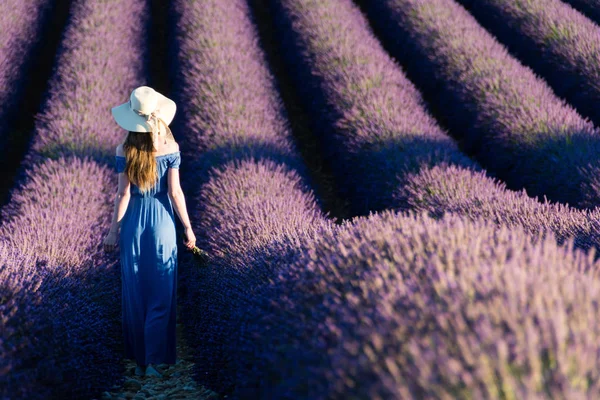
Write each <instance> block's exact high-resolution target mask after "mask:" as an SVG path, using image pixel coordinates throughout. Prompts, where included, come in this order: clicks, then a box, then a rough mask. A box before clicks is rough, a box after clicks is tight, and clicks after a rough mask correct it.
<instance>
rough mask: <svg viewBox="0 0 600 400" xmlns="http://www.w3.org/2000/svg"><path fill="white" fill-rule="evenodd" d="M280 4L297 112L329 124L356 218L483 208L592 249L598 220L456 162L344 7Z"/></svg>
mask: <svg viewBox="0 0 600 400" xmlns="http://www.w3.org/2000/svg"><path fill="white" fill-rule="evenodd" d="M281 4H282V7H280V9H279V13H278V14H276V15H275V17H276V18H277V20H278V21H279V24H280V26H279V28H280V31H279V37H282V38H284V40H283V42H282V49H288V53H287V58H288V60H289V64H288V67H289V68H290V69H293V73H294V75H296V76H298V77H299V79H298V82H297V88H298V90H299V91H300V93H302V94H303V96H304V97H305V100H306V102H305V104H306V106H307V107H310V106H311V104H312V105H313V106H312V107H311V115H312V116H316V117H320V118H321V119H322V120H323V121H325V120H327V119H329V121H327V126H328V128H327V129H324V131H323V132H319V136H322V137H329V141H330V143H329V145H330V149H331V151H332V154H331V156H332V157H336V155H337V157H338V158H336V162H335V163H334V164H338V167H339V169H338V178H339V179H342V180H343V179H346V181H347V187H349V189H348V190H349V191H352V190H353V187H354V188H361V189H364V192H363V197H362V198H360V197H359V196H352V198H353V200H354V205H355V211H357V212H358V211H362V212H363V213H368V212H369V211H377V210H380V209H381V208H383V207H384V205H385V207H386V208H394V209H407V208H408V209H415V208H416V209H427V210H428V211H429V212H430V213H431V214H432V215H435V216H437V217H440V216H441V215H442V214H443V213H445V212H448V211H452V212H457V213H461V214H463V215H467V216H469V217H478V216H479V215H481V213H483V209H485V210H486V215H488V216H490V215H494V216H495V217H496V219H495V220H496V222H497V223H499V224H505V225H508V226H513V225H515V224H521V223H522V224H523V226H525V227H526V229H527V231H528V232H531V233H533V234H538V233H541V232H544V231H546V230H549V231H552V232H553V233H554V234H555V236H556V237H557V238H558V239H559V240H560V241H561V242H562V241H564V240H566V239H568V238H570V237H574V238H575V241H576V245H577V246H578V247H582V248H584V249H587V248H589V247H591V246H598V247H599V248H600V241H599V240H598V239H599V238H598V237H597V235H596V233H595V232H596V227H597V223H598V221H600V218H599V217H600V213H598V212H587V211H577V210H574V209H571V208H569V207H566V206H564V205H556V206H551V205H548V204H545V205H544V204H542V203H540V202H538V201H536V200H534V199H531V198H529V197H527V196H526V195H525V194H523V193H516V192H512V191H509V190H507V189H506V187H505V185H504V184H501V183H499V182H496V181H494V180H493V179H492V178H490V177H488V176H486V175H485V174H484V172H483V171H480V169H479V167H478V166H477V165H476V163H474V162H471V161H469V159H467V158H466V157H465V156H463V155H462V153H461V152H460V150H459V149H458V148H457V146H456V145H455V144H454V143H453V142H452V140H451V139H450V138H448V137H447V136H445V135H444V132H443V131H442V129H441V128H439V127H438V125H437V124H436V123H435V121H433V120H432V119H431V118H430V117H429V116H428V114H427V111H426V110H425V108H424V105H423V104H422V100H421V98H420V95H419V94H418V93H417V92H416V90H415V89H414V86H413V85H412V84H411V83H410V82H409V81H408V80H407V79H406V78H405V76H404V75H403V73H402V71H401V70H400V68H399V67H397V66H396V65H394V63H393V62H392V61H391V60H390V59H389V57H388V56H386V54H385V53H384V51H383V49H382V48H381V46H380V45H379V44H378V43H377V42H376V41H375V40H374V38H373V35H372V33H371V32H370V31H369V28H368V26H367V23H366V21H365V19H364V17H363V16H362V14H360V12H359V11H358V10H357V9H356V7H355V6H353V5H352V4H351V2H350V1H346V0H329V1H326V2H320V3H319V4H318V5H315V4H314V3H312V2H307V1H287V2H285V1H284V2H281ZM257 6H258V5H257ZM336 16H337V18H336ZM282 21H287V22H286V23H283V22H282ZM349 44H352V45H349ZM333 66H335V68H334V67H333ZM357 82H370V83H371V84H370V85H368V86H367V85H363V86H360V85H359V84H357ZM372 82H377V83H376V84H373V83H372ZM349 88H350V89H349ZM317 98H318V99H319V101H318V102H317V101H315V99H317ZM382 104H385V105H386V106H387V108H384V107H382ZM382 109H384V110H385V112H380V110H382ZM331 133H333V134H331ZM378 146H380V147H382V148H386V149H387V150H386V151H380V150H378ZM457 171H459V172H460V174H461V175H460V176H461V178H460V179H458V178H456V177H455V174H456V173H457ZM417 182H422V183H423V187H420V186H419V185H418V184H417ZM425 183H427V185H425ZM354 193H356V192H354ZM459 194H462V196H460V197H459V198H457V196H458V195H459ZM376 200H379V202H377V201H376ZM375 203H378V204H379V206H380V207H375ZM367 205H369V206H370V207H367ZM533 210H535V212H532V211H533Z"/></svg>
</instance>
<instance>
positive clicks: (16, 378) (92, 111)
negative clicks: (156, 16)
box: [0, 0, 147, 399]
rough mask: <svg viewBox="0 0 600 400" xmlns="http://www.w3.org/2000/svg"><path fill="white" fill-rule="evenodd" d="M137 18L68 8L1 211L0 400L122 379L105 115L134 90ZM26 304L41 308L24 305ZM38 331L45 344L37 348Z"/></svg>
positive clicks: (109, 129) (122, 7) (69, 392)
mask: <svg viewBox="0 0 600 400" xmlns="http://www.w3.org/2000/svg"><path fill="white" fill-rule="evenodd" d="M146 15H147V8H146V5H145V4H143V3H139V2H134V1H131V0H116V1H113V2H108V3H107V2H97V1H92V0H78V1H75V2H74V3H73V6H72V10H71V17H70V21H69V24H68V27H67V29H66V32H65V35H64V37H63V41H62V43H61V51H60V54H59V56H58V59H57V65H56V69H55V73H54V75H53V77H52V79H51V81H50V89H49V93H48V94H47V101H46V103H45V104H44V106H43V109H42V111H41V112H40V114H38V116H37V119H36V120H37V122H36V129H35V132H34V136H33V139H32V145H31V149H30V151H29V153H28V154H27V156H26V159H25V161H24V163H23V171H24V172H23V177H22V180H21V182H20V184H19V186H17V187H15V188H14V189H13V191H12V193H11V199H10V203H9V204H8V205H7V206H5V207H4V208H3V209H2V216H3V224H2V225H1V226H0V237H2V238H3V243H4V244H3V245H4V246H6V248H8V249H9V251H8V253H9V254H11V255H10V257H6V258H5V259H4V260H3V261H2V263H3V268H2V270H3V274H7V275H8V276H12V278H11V279H10V280H9V281H8V282H9V283H8V284H5V285H4V287H3V292H5V293H6V298H7V301H8V303H10V304H13V307H12V309H3V310H2V313H1V318H2V319H3V321H4V323H5V327H6V328H5V329H4V330H2V335H3V336H2V339H1V340H0V343H2V344H1V345H0V347H2V350H0V352H1V353H5V354H9V355H10V356H9V358H8V359H7V360H6V368H3V369H2V370H0V388H2V393H1V394H2V396H0V397H3V398H4V397H7V398H30V399H38V398H39V399H46V398H65V397H68V398H88V397H94V396H99V395H100V393H101V392H102V391H105V390H107V388H109V387H111V386H112V385H113V384H114V383H115V382H118V381H119V379H122V372H123V371H122V369H121V367H120V361H121V359H122V353H121V348H122V338H121V318H120V301H119V300H118V299H119V298H120V281H119V270H118V269H117V268H115V267H116V263H115V257H114V256H106V255H104V254H103V253H102V252H101V242H102V238H103V236H104V233H105V232H106V230H107V229H108V225H109V223H110V213H111V211H112V202H113V199H114V193H115V190H116V175H115V173H114V166H113V160H114V151H115V150H114V149H115V147H116V145H117V143H118V142H119V141H121V140H122V139H123V137H119V135H118V134H116V132H118V128H115V126H114V125H113V124H111V123H110V121H111V116H110V108H111V106H114V104H118V103H119V102H122V101H123V96H125V98H126V96H127V94H128V93H130V91H131V90H132V89H133V88H134V87H136V86H138V85H140V84H142V83H143V72H144V71H143V70H142V69H141V67H140V65H141V63H140V62H139V60H140V59H143V57H144V51H143V46H144V40H145V31H144V28H143V24H140V23H139V22H140V21H143V20H144V19H145V18H146ZM108 160H110V161H109V162H110V163H109V164H107V161H108ZM33 263H35V264H33ZM32 286H34V288H35V290H34V292H31V287H32ZM3 294H4V293H3ZM30 297H31V298H40V299H43V301H41V302H39V303H35V306H33V305H32V306H24V304H25V303H26V299H28V298H30ZM115 299H116V301H115ZM48 316H51V317H52V318H51V320H50V321H48V320H47V318H48ZM36 326H39V327H40V329H42V328H43V329H48V330H49V331H48V332H50V333H49V334H44V335H39V336H36V337H34V336H32V335H35V334H36V332H35V329H32V330H29V329H28V328H27V327H36ZM15 332H17V334H15ZM5 335H6V336H5ZM17 339H18V340H19V341H20V343H19V346H16V347H15V346H13V344H14V343H15V340H17ZM40 359H41V360H42V361H41V364H40V365H36V364H37V363H33V362H31V361H30V360H40Z"/></svg>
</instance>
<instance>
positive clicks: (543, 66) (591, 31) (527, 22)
mask: <svg viewBox="0 0 600 400" xmlns="http://www.w3.org/2000/svg"><path fill="white" fill-rule="evenodd" d="M458 2H459V3H461V4H462V5H463V6H464V7H465V8H467V10H469V12H470V13H471V14H472V15H473V16H475V18H477V20H478V21H479V23H481V24H482V25H483V26H484V27H485V28H486V29H487V30H489V31H490V32H491V33H492V34H493V35H494V36H495V37H497V38H498V40H500V41H501V42H502V43H504V44H505V45H506V46H507V47H508V49H509V50H510V51H511V53H512V54H515V55H516V56H517V57H518V58H519V59H520V60H522V61H524V62H525V63H526V64H527V65H529V66H531V67H532V68H533V70H534V71H536V72H537V73H538V74H540V75H541V76H543V77H544V78H545V79H546V81H548V83H549V84H550V85H551V86H552V88H553V89H554V91H555V92H556V93H557V94H558V95H559V96H561V98H564V99H566V100H567V101H568V102H569V103H570V104H572V105H573V106H575V107H576V108H577V110H578V112H580V113H581V114H582V115H584V116H586V117H588V118H590V119H591V120H592V121H593V122H594V123H595V124H599V123H600V112H598V109H599V108H600V86H599V85H598V81H600V65H599V64H598V53H599V52H600V27H599V26H598V25H596V24H594V23H593V22H592V21H590V20H589V19H587V18H586V17H584V16H583V15H582V14H580V13H579V12H577V11H575V10H574V9H573V8H572V7H571V6H569V5H567V4H565V3H563V2H562V1H560V0H538V1H536V2H535V3H533V2H529V3H528V2H526V3H518V4H517V3H515V2H514V1H510V0H483V1H475V0H458Z"/></svg>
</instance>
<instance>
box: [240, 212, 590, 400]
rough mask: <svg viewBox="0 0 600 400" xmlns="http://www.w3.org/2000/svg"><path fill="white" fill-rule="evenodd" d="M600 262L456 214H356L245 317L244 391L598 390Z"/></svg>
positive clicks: (262, 394) (395, 394)
mask: <svg viewBox="0 0 600 400" xmlns="http://www.w3.org/2000/svg"><path fill="white" fill-rule="evenodd" d="M593 258H594V257H593V254H591V255H589V256H588V255H586V254H585V253H583V252H582V251H579V250H577V251H573V250H572V247H571V245H565V246H558V245H557V244H556V240H555V239H554V238H552V237H548V238H546V239H539V238H532V237H530V236H529V235H528V234H526V233H525V232H524V231H523V230H522V229H520V228H518V227H517V228H500V229H498V228H497V227H496V226H495V224H492V223H487V222H484V221H482V220H479V221H476V222H472V221H467V220H464V219H461V218H460V217H458V216H455V215H447V216H446V217H444V218H443V219H442V220H440V221H438V220H433V219H431V218H429V217H425V216H405V215H401V214H394V213H391V212H388V211H386V212H383V213H381V214H375V215H372V216H370V217H369V218H359V219H356V220H355V221H353V222H352V223H348V224H346V225H345V226H343V227H341V228H340V229H337V230H335V231H331V232H325V233H323V234H322V235H321V237H319V238H318V239H317V240H315V241H313V242H311V243H310V244H309V245H308V250H307V251H306V252H305V253H303V254H300V255H299V256H298V257H297V258H295V259H293V260H292V263H291V264H290V265H289V267H288V268H286V269H284V270H282V271H281V274H280V275H279V276H278V279H276V280H275V282H274V284H273V285H270V286H267V287H261V289H260V293H259V294H258V295H256V296H255V299H260V300H262V302H255V303H253V305H252V306H251V307H248V308H247V309H246V310H245V314H244V315H243V316H242V315H239V317H240V318H243V319H244V321H245V323H244V329H243V330H242V337H241V342H240V343H241V345H239V353H238V357H237V360H238V364H239V367H238V369H237V371H238V375H237V378H238V381H237V383H238V384H237V387H236V392H235V393H234V397H235V398H277V399H295V398H310V399H331V398H368V399H399V398H402V399H404V398H406V399H409V398H428V399H429V398H436V399H438V398H439V399H442V398H443V399H446V398H447V399H450V398H486V399H501V398H502V399H506V398H515V399H520V398H595V397H597V396H598V395H600V376H599V374H598V370H597V365H598V362H599V361H600V360H599V359H598V354H600V352H599V350H600V349H599V348H598V343H599V340H598V339H599V335H600V330H599V329H598V328H597V327H598V322H599V318H600V312H599V309H598V307H597V303H598V300H599V298H598V296H599V294H600V291H599V289H600V286H599V285H600V280H598V273H599V272H600V270H599V267H600V264H599V263H598V262H595V261H594V260H593ZM249 360H251V361H249ZM583 382H585V383H583Z"/></svg>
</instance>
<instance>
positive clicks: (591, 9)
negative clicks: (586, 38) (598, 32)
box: [563, 0, 600, 23]
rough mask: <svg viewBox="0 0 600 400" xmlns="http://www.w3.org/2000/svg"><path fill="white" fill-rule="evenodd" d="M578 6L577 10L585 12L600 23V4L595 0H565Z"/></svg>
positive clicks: (574, 6)
mask: <svg viewBox="0 0 600 400" xmlns="http://www.w3.org/2000/svg"><path fill="white" fill-rule="evenodd" d="M563 1H564V2H565V3H568V4H570V5H572V6H573V8H576V9H577V10H579V11H581V12H582V13H585V14H586V15H587V16H588V17H589V18H591V19H592V20H594V21H596V23H600V5H599V4H598V2H597V1H595V0H563Z"/></svg>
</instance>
